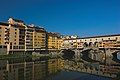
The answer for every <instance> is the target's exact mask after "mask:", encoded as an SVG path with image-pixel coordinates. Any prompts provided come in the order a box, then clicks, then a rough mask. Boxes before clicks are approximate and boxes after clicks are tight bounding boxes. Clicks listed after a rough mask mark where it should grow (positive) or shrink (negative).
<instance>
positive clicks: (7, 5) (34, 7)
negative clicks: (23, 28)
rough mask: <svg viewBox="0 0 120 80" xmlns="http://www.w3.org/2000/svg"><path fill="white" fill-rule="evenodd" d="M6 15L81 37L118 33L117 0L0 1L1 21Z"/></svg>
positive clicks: (118, 8)
mask: <svg viewBox="0 0 120 80" xmlns="http://www.w3.org/2000/svg"><path fill="white" fill-rule="evenodd" d="M9 17H14V18H18V19H21V20H24V21H25V23H27V24H31V23H33V24H36V25H40V26H44V27H45V28H46V29H47V31H52V32H59V33H61V34H68V35H73V34H77V35H79V36H80V37H84V36H94V35H106V34H119V33H120V0H0V21H7V19H8V18H9Z"/></svg>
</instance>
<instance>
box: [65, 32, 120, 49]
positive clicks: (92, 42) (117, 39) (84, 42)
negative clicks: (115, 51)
mask: <svg viewBox="0 0 120 80" xmlns="http://www.w3.org/2000/svg"><path fill="white" fill-rule="evenodd" d="M63 47H64V48H77V49H82V48H84V47H99V48H120V34H116V35H105V36H94V37H84V38H76V39H64V41H63Z"/></svg>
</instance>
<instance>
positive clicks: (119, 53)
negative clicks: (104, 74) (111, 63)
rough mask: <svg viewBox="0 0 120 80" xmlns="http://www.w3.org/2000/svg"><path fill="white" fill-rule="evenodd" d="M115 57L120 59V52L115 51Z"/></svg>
mask: <svg viewBox="0 0 120 80" xmlns="http://www.w3.org/2000/svg"><path fill="white" fill-rule="evenodd" d="M117 59H119V60H120V52H118V53H117Z"/></svg>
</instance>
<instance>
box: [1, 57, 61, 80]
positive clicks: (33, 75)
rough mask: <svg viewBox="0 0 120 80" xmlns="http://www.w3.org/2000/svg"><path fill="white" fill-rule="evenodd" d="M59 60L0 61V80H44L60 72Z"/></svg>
mask: <svg viewBox="0 0 120 80" xmlns="http://www.w3.org/2000/svg"><path fill="white" fill-rule="evenodd" d="M61 64H62V63H61V61H60V59H49V60H34V61H31V60H28V61H27V60H0V80H46V77H48V76H50V75H53V74H56V73H57V72H58V71H60V70H61V68H62V65H61Z"/></svg>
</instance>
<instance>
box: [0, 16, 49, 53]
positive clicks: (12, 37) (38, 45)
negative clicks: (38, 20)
mask: <svg viewBox="0 0 120 80" xmlns="http://www.w3.org/2000/svg"><path fill="white" fill-rule="evenodd" d="M46 39H47V38H46V30H45V29H44V28H42V27H39V26H34V25H26V24H25V23H24V21H22V20H18V19H13V18H9V20H8V22H7V23H3V22H0V54H16V53H20V54H26V53H30V54H31V53H32V52H36V51H37V52H40V51H41V50H44V51H45V50H46V49H47V42H46Z"/></svg>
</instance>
